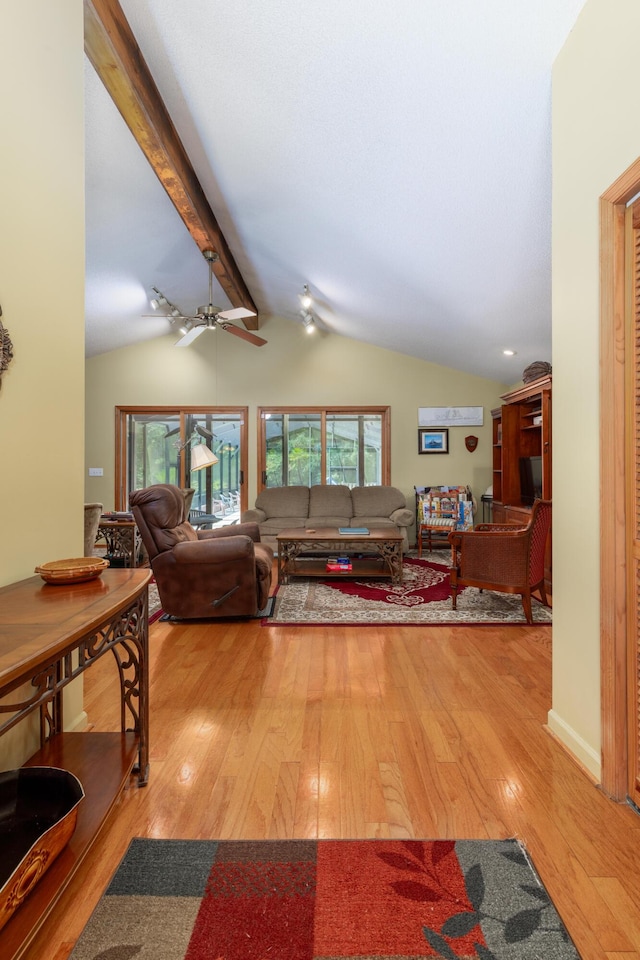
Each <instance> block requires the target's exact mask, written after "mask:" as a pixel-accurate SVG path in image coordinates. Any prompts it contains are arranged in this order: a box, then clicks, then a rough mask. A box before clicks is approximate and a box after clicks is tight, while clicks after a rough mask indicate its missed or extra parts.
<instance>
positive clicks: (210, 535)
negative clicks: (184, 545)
mask: <svg viewBox="0 0 640 960" xmlns="http://www.w3.org/2000/svg"><path fill="white" fill-rule="evenodd" d="M240 536H242V537H251V539H252V540H253V541H254V543H260V528H259V526H258V524H257V523H228V524H227V525H226V526H224V527H214V528H213V529H212V530H198V540H221V539H224V538H225V537H240Z"/></svg>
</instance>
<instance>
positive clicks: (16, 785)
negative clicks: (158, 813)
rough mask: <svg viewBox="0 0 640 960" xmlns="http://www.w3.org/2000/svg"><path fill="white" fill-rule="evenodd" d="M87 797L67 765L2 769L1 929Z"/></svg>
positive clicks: (65, 837) (57, 850) (48, 861)
mask: <svg viewBox="0 0 640 960" xmlns="http://www.w3.org/2000/svg"><path fill="white" fill-rule="evenodd" d="M83 798H84V790H83V789H82V784H81V783H80V781H79V780H78V778H77V777H75V776H74V775H73V774H72V773H70V771H69V770H59V769H58V768H57V767H20V768H19V769H18V770H7V771H6V772H4V773H0V844H1V846H2V860H1V862H0V928H1V927H3V926H4V925H5V923H6V922H7V920H8V919H9V918H10V916H11V914H12V913H13V911H14V910H15V909H16V908H17V907H19V906H20V904H21V903H22V902H23V900H24V899H25V897H26V896H27V894H28V893H30V892H31V890H32V889H33V887H34V886H35V885H36V883H37V882H38V881H39V880H40V878H41V876H42V874H43V873H44V872H45V871H46V870H47V868H48V867H49V866H50V865H51V864H52V863H53V861H54V860H55V858H56V857H57V856H58V854H59V853H60V852H61V851H62V849H63V848H64V847H65V846H66V844H67V843H68V842H69V840H70V839H71V837H72V835H73V833H74V831H75V828H76V823H77V818H78V804H79V803H80V801H81V800H82V799H83ZM3 956H4V953H3Z"/></svg>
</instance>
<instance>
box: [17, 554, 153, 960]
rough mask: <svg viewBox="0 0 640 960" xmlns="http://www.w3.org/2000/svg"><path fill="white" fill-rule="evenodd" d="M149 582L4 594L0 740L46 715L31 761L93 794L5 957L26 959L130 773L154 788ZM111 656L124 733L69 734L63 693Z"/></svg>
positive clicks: (135, 578) (111, 581) (144, 575)
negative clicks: (53, 769) (24, 723)
mask: <svg viewBox="0 0 640 960" xmlns="http://www.w3.org/2000/svg"><path fill="white" fill-rule="evenodd" d="M150 578H151V571H150V570H148V569H143V570H140V569H137V570H133V569H122V570H111V569H109V570H105V571H104V573H103V574H102V576H100V577H98V578H97V579H95V580H91V581H89V582H87V583H78V584H73V585H68V586H60V585H55V586H52V585H48V584H45V583H44V582H43V580H42V579H41V578H40V577H30V578H29V579H28V580H21V581H20V582H18V583H14V584H10V585H9V586H6V587H3V588H2V589H0V736H2V734H4V733H6V732H7V730H10V729H11V728H12V727H14V726H15V725H16V724H17V723H19V722H20V721H21V720H23V719H24V718H25V717H27V716H29V715H30V714H32V713H34V712H36V711H39V713H40V739H41V748H40V750H39V751H38V752H37V753H36V754H34V756H33V757H31V758H30V759H29V760H28V761H27V764H28V765H30V766H53V767H60V768H62V769H65V770H70V771H71V772H72V773H73V774H75V776H76V777H78V779H79V780H80V782H81V783H82V786H83V788H84V791H85V798H84V800H83V801H82V802H81V803H80V806H79V807H78V821H77V826H76V829H75V832H74V834H73V836H72V838H71V840H70V841H69V843H68V844H67V846H66V847H65V848H64V850H63V851H62V853H61V854H60V855H59V856H58V857H57V859H56V860H54V862H53V864H52V865H51V866H50V867H49V869H48V870H47V871H46V873H45V874H44V875H43V876H42V877H41V879H40V880H39V881H38V883H37V884H36V886H35V887H34V889H33V890H32V891H31V893H29V894H28V895H27V897H26V898H25V900H24V903H22V904H21V905H20V906H19V907H18V909H17V910H16V912H15V913H14V914H13V916H12V917H11V919H10V920H9V922H8V923H7V924H6V926H5V927H4V928H3V929H2V931H0V956H1V957H2V958H3V960H17V958H18V957H22V956H24V954H25V951H26V950H27V948H28V946H29V943H30V942H31V940H32V939H33V937H34V936H35V934H36V932H37V931H38V929H39V928H40V926H41V925H42V924H43V923H44V920H45V919H46V917H47V916H48V914H49V913H50V911H51V910H52V909H53V907H54V905H55V903H56V901H57V900H58V898H59V897H60V895H61V894H62V891H63V890H64V889H65V887H66V886H67V884H68V883H69V882H70V880H71V878H72V876H73V874H74V873H75V872H76V870H77V868H78V867H79V865H80V863H81V861H82V859H83V857H84V855H85V854H86V853H87V851H88V849H89V847H90V846H91V844H92V842H93V840H94V839H95V837H96V835H97V833H98V831H99V830H100V828H101V826H102V824H103V823H104V821H105V819H106V818H107V815H108V814H109V812H110V810H111V808H112V807H113V805H114V803H115V802H116V800H117V798H118V797H119V795H120V793H121V791H122V790H123V789H124V787H125V785H126V783H127V781H128V779H129V777H130V775H131V773H132V772H135V773H136V775H137V778H138V783H139V784H140V785H144V784H146V782H147V778H148V774H149V740H148V733H149V697H148V690H149V664H148V622H149V621H148V598H147V584H148V582H149V580H150ZM108 651H111V652H112V653H113V655H114V657H115V660H116V663H117V666H118V674H119V677H120V701H121V730H120V731H119V732H117V733H90V732H89V733H64V732H63V705H62V691H63V689H64V687H66V686H67V684H69V683H71V681H72V680H74V679H75V678H76V677H79V676H80V675H81V674H82V673H83V672H84V671H85V670H86V669H88V667H90V666H91V665H92V664H93V663H95V661H96V660H97V659H98V658H100V657H101V656H103V655H104V654H105V653H107V652H108ZM12 694H13V696H12Z"/></svg>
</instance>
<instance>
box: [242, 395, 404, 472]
mask: <svg viewBox="0 0 640 960" xmlns="http://www.w3.org/2000/svg"><path fill="white" fill-rule="evenodd" d="M258 414H259V435H260V449H259V458H258V469H259V477H260V479H259V484H258V488H259V490H262V489H264V487H287V486H295V485H302V486H312V485H313V484H316V483H336V484H338V483H339V484H346V485H347V486H348V487H363V486H370V485H373V484H389V483H390V482H391V469H390V463H389V449H390V434H389V414H390V411H389V407H360V408H344V407H326V408H317V407H314V408H311V409H305V408H298V407H293V408H286V409H285V408H283V407H262V408H260V409H259V410H258Z"/></svg>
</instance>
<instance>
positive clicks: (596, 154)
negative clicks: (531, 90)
mask: <svg viewBox="0 0 640 960" xmlns="http://www.w3.org/2000/svg"><path fill="white" fill-rule="evenodd" d="M639 30H640V5H639V4H638V3H637V0H587V2H586V4H585V6H584V9H583V11H582V13H581V15H580V17H579V19H578V22H577V24H576V26H575V27H574V29H573V31H572V33H571V35H570V37H569V39H568V40H567V43H566V45H565V47H564V49H563V50H562V52H561V53H560V55H559V57H558V59H557V62H556V64H555V68H554V72H553V373H554V378H553V388H554V421H553V430H554V434H553V444H554V446H553V454H554V477H553V484H554V490H553V492H554V519H553V529H554V540H553V544H554V557H553V599H554V611H553V619H554V630H553V709H552V711H551V713H550V715H549V723H550V726H551V728H552V729H553V730H554V731H555V732H556V733H557V734H558V735H559V736H560V737H561V738H562V739H563V740H564V742H565V743H566V744H567V745H568V746H569V747H570V748H571V749H572V750H574V752H575V753H576V754H577V755H578V756H579V757H580V759H581V760H583V762H585V763H586V764H587V766H588V767H589V769H590V770H592V771H593V772H594V773H595V774H596V776H597V775H599V771H600V643H599V616H600V611H599V589H600V585H599V524H598V500H599V443H598V435H599V403H598V391H599V382H598V378H599V349H598V338H599V283H598V269H599V267H598V262H599V221H598V198H599V196H600V195H601V194H602V193H603V192H604V191H605V190H606V189H607V188H608V187H609V186H610V185H611V184H612V183H613V181H614V180H616V178H617V177H618V176H619V175H620V174H621V173H622V172H623V171H624V170H625V169H626V168H627V167H628V166H630V164H631V163H633V162H634V161H635V160H636V158H637V157H638V155H639V154H640V129H639V127H638V123H637V112H638V76H639V68H638V64H637V54H636V37H637V36H638V35H639V34H638V31H639ZM621 575H623V572H621Z"/></svg>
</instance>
